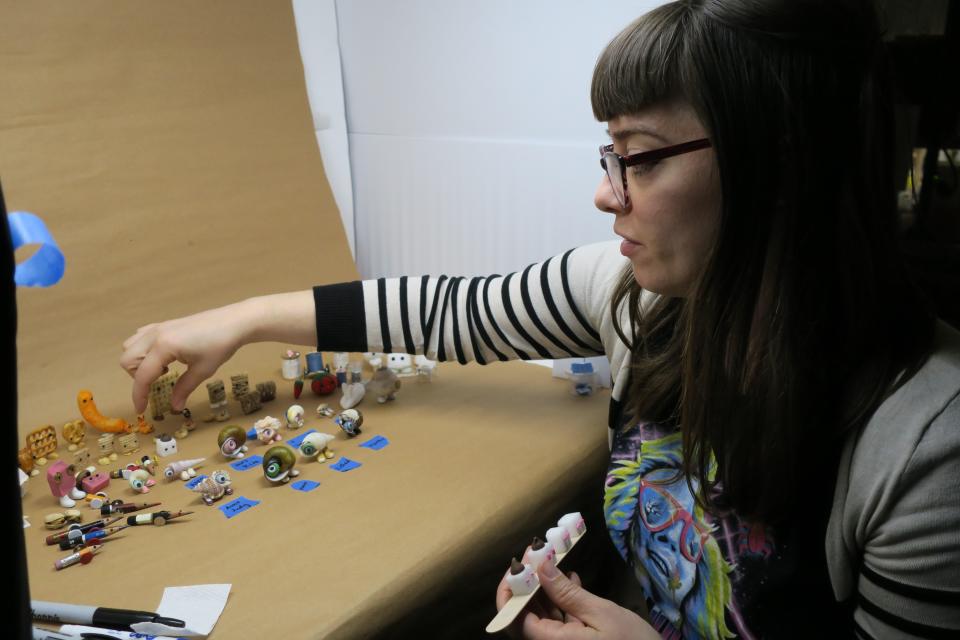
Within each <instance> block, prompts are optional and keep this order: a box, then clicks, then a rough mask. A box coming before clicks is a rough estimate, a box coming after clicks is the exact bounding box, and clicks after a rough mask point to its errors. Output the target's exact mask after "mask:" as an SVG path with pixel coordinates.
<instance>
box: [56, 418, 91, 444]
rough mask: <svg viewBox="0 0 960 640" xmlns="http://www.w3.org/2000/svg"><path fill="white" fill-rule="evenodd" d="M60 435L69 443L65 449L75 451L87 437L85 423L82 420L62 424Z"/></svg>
mask: <svg viewBox="0 0 960 640" xmlns="http://www.w3.org/2000/svg"><path fill="white" fill-rule="evenodd" d="M60 433H62V434H63V439H64V440H66V441H67V442H69V443H70V446H68V447H67V449H68V450H70V451H76V450H77V447H79V446H80V443H81V442H83V440H84V438H85V437H86V435H87V427H86V423H84V421H83V420H71V421H70V422H66V423H64V425H63V427H62V428H61V429H60Z"/></svg>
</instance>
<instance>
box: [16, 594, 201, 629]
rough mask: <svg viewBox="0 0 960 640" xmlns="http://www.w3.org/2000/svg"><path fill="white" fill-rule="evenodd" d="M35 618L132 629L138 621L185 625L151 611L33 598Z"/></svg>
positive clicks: (169, 625)
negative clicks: (88, 605)
mask: <svg viewBox="0 0 960 640" xmlns="http://www.w3.org/2000/svg"><path fill="white" fill-rule="evenodd" d="M30 608H31V609H32V610H33V619H34V620H42V621H44V622H52V623H72V624H87V625H92V626H95V627H123V628H125V629H130V628H131V625H134V624H137V623H138V622H156V623H159V624H165V625H167V626H168V627H181V628H182V627H185V626H186V623H185V622H184V621H183V620H177V619H176V618H165V617H163V616H159V615H157V614H155V613H151V612H149V611H131V610H129V609H109V608H107V607H87V606H83V605H79V604H63V603H60V602H44V601H42V600H31V601H30Z"/></svg>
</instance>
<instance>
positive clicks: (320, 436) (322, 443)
mask: <svg viewBox="0 0 960 640" xmlns="http://www.w3.org/2000/svg"><path fill="white" fill-rule="evenodd" d="M333 441H334V437H333V436H332V435H330V434H328V433H317V432H314V433H308V434H307V435H306V437H304V439H303V440H302V441H301V442H300V453H301V454H302V455H303V456H305V457H307V458H314V457H315V458H316V459H317V462H326V461H327V460H329V459H330V458H332V457H333V456H334V453H333V451H330V443H331V442H333Z"/></svg>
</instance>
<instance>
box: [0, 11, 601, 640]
mask: <svg viewBox="0 0 960 640" xmlns="http://www.w3.org/2000/svg"><path fill="white" fill-rule="evenodd" d="M300 64H301V63H300V59H299V52H298V48H297V39H296V32H295V25H294V21H293V16H292V10H291V7H290V5H289V3H288V2H259V1H257V2H254V1H236V0H231V1H229V2H227V1H206V2H202V3H199V2H185V1H174V2H163V3H124V2H84V3H56V4H54V3H44V4H39V3H29V4H28V3H21V4H19V5H11V4H10V3H5V4H4V6H3V8H2V9H0V78H2V83H0V86H2V87H4V95H3V97H2V99H0V176H2V178H3V183H4V189H5V191H6V194H7V202H8V206H9V207H10V208H11V210H17V209H24V210H29V211H32V212H34V213H37V214H39V215H40V216H42V217H43V218H44V219H45V220H46V222H47V224H48V226H49V228H50V230H51V231H52V233H53V234H54V236H55V237H56V239H57V241H58V243H59V244H60V246H61V248H62V249H63V251H64V253H65V255H66V259H67V272H66V276H65V277H64V279H63V280H62V281H61V282H60V283H59V284H58V285H56V286H55V287H53V288H50V289H21V290H20V291H19V292H18V304H19V318H20V332H19V374H20V379H19V399H20V424H19V431H20V434H21V437H22V436H23V435H25V434H26V433H27V432H28V431H31V430H33V429H35V428H36V427H38V426H41V425H43V424H48V423H49V424H53V425H55V426H56V427H57V428H58V431H59V427H60V426H61V425H62V424H63V422H64V421H66V420H68V419H73V418H75V417H78V416H77V410H76V404H75V402H76V401H75V398H76V393H77V391H78V390H79V389H81V388H89V389H91V390H92V391H93V393H94V396H95V398H96V401H97V404H98V406H99V408H100V409H101V410H102V411H103V413H105V414H107V415H112V416H120V417H125V418H126V419H128V420H132V419H133V415H132V407H131V405H130V400H129V394H130V380H129V378H128V377H127V375H126V374H125V373H124V372H123V371H121V369H120V368H119V366H117V359H118V357H119V355H120V344H121V342H122V340H123V339H124V338H126V337H127V336H128V335H130V334H131V333H132V332H133V331H134V330H135V329H136V328H137V327H138V326H140V325H141V324H144V323H147V322H152V321H156V320H160V319H166V318H171V317H178V316H180V315H183V314H187V313H191V312H195V311H199V310H202V309H205V308H208V307H211V306H215V305H220V304H224V303H228V302H232V301H235V300H237V299H241V298H245V297H248V296H252V295H258V294H263V293H267V292H274V291H279V290H294V289H302V288H306V287H308V286H310V285H312V284H317V283H324V282H333V281H341V280H347V279H353V278H355V277H356V270H355V267H354V265H353V263H352V261H351V258H350V254H349V250H348V248H347V242H346V239H345V237H344V234H343V230H342V228H341V223H340V218H339V216H338V214H337V211H336V209H335V207H334V203H333V199H332V197H331V194H330V192H329V189H328V187H327V183H326V180H325V177H324V174H323V169H322V166H321V162H320V157H319V152H318V150H317V146H316V142H315V138H314V135H313V131H312V126H311V120H310V116H309V112H308V103H307V98H306V94H305V90H304V87H303V77H302V69H301V66H300ZM281 349H282V346H281V345H276V344H264V345H253V346H250V347H246V348H244V349H242V350H241V351H240V352H239V353H238V354H237V355H236V356H235V357H234V358H233V359H232V360H231V361H230V362H229V363H227V364H226V365H225V366H224V367H223V368H222V369H221V371H220V372H219V373H218V376H217V377H220V378H223V379H224V380H225V381H226V382H227V387H228V388H229V376H230V375H231V374H233V373H237V372H240V371H247V372H249V374H250V380H251V382H253V383H256V382H259V381H263V380H267V379H273V380H275V381H277V382H278V383H279V386H280V394H279V397H278V399H277V400H276V401H275V402H274V403H272V404H268V405H265V406H264V408H263V409H262V410H261V411H259V412H257V413H256V414H253V415H251V416H243V415H241V414H240V409H239V406H238V404H237V402H235V401H231V404H230V408H231V411H232V412H233V414H234V419H233V420H232V422H235V423H237V424H241V425H243V426H244V427H249V426H251V425H252V423H253V421H254V420H256V419H258V418H260V417H263V416H264V415H267V414H271V415H274V416H282V414H283V412H284V409H285V408H286V406H287V405H289V404H290V403H291V402H292V393H291V389H290V384H289V383H285V382H283V381H281V380H280V379H279V353H280V351H281ZM608 398H609V396H608V395H607V394H605V393H601V394H598V395H597V396H595V397H592V398H586V399H584V398H576V397H574V396H572V395H571V394H569V392H568V389H567V385H566V384H565V383H563V382H560V381H557V380H554V379H552V378H551V376H550V373H549V371H547V370H545V369H542V368H535V367H530V366H529V365H523V364H519V363H509V364H505V365H494V366H490V367H478V366H470V367H459V366H456V365H441V367H440V375H439V377H438V379H437V380H436V381H435V382H433V383H431V384H417V383H411V382H409V381H408V382H407V383H406V384H405V386H404V388H403V389H402V391H401V393H400V396H399V398H398V400H397V401H396V402H395V403H391V404H390V405H389V406H379V405H377V404H376V403H371V402H370V401H369V400H367V401H365V403H364V404H363V405H361V407H360V408H361V409H362V410H363V411H364V413H365V417H366V420H365V434H364V436H362V437H360V438H356V439H353V440H347V439H346V438H345V436H343V435H342V434H341V433H339V430H338V429H337V428H335V427H333V426H332V425H331V424H330V422H329V420H324V419H321V418H318V417H316V415H315V414H314V412H313V409H314V408H315V406H316V405H317V403H318V402H320V400H319V399H317V398H314V397H312V396H309V395H308V396H306V397H305V398H303V404H304V406H305V407H306V408H307V412H308V416H309V422H308V428H315V429H318V430H321V431H325V432H328V433H336V434H337V442H336V444H335V446H334V448H335V450H336V452H337V454H338V455H339V456H343V455H346V456H349V457H350V458H352V459H355V460H357V461H359V462H361V463H362V464H363V466H362V467H360V468H359V469H356V470H354V471H351V472H349V473H348V474H339V473H336V472H335V471H332V470H331V469H330V468H329V467H330V464H326V465H319V464H317V463H315V462H303V461H302V460H301V461H300V462H299V463H298V468H299V469H300V470H301V472H302V476H301V478H304V479H310V480H315V481H318V482H320V483H321V486H320V487H319V488H317V489H316V490H314V491H312V492H309V493H302V492H298V491H294V490H292V489H291V488H290V487H289V486H271V485H269V483H267V482H266V481H265V480H264V478H263V476H262V473H261V472H260V470H259V469H254V470H251V471H247V472H234V473H233V476H234V486H235V488H236V494H235V496H238V495H242V496H246V497H248V498H251V499H254V500H260V501H261V504H260V505H259V506H258V507H256V508H254V509H253V510H251V511H250V512H247V513H244V514H241V515H239V516H237V517H236V518H234V519H232V520H227V519H226V518H225V517H224V516H223V515H222V514H221V513H220V511H219V510H218V509H217V508H216V507H207V506H205V505H203V503H202V502H200V500H199V498H198V497H197V496H196V494H193V493H191V492H189V491H188V490H187V489H186V488H184V487H183V486H182V485H181V484H180V483H179V482H174V483H171V484H166V483H164V482H163V481H162V480H161V481H160V483H159V485H158V486H157V487H155V488H154V489H153V491H152V492H151V493H150V494H149V495H147V496H139V497H138V496H136V495H135V494H134V493H133V491H132V490H131V489H130V488H129V487H128V486H127V485H126V483H124V482H122V481H113V482H112V483H111V484H110V486H109V487H108V488H107V491H108V492H109V493H110V495H111V497H112V498H123V499H126V500H138V501H139V500H144V499H149V500H150V501H161V502H162V503H163V508H169V509H172V510H178V509H181V508H182V509H188V510H193V511H195V512H196V513H195V514H194V515H192V516H190V517H189V518H186V519H184V520H183V521H180V522H174V523H171V524H170V525H168V526H166V527H163V528H155V527H140V528H137V529H132V530H128V531H126V532H124V533H123V534H122V537H121V538H120V539H118V540H115V541H113V542H111V543H108V544H107V545H106V549H105V551H104V553H103V554H102V555H101V556H99V557H98V558H96V559H95V560H94V562H93V563H92V564H90V565H88V566H82V567H72V568H69V569H67V570H65V571H62V572H56V571H54V569H53V567H52V564H53V561H54V560H55V559H56V558H59V557H62V556H64V555H66V553H64V552H60V551H59V550H57V549H55V548H51V547H47V546H45V545H44V544H43V538H44V536H45V535H46V534H47V531H46V530H44V529H43V527H42V522H43V516H44V514H46V513H50V512H54V511H58V510H60V508H59V506H58V505H57V504H56V501H55V500H54V499H53V498H52V497H51V496H50V494H49V490H48V488H47V486H46V482H45V480H44V478H43V476H40V477H37V478H35V479H33V480H31V481H30V482H29V483H28V492H27V495H26V498H25V499H24V512H25V514H27V515H28V516H29V517H30V520H31V521H32V522H33V526H32V527H31V528H30V529H27V531H26V532H25V537H26V542H27V556H28V557H27V560H28V565H29V570H30V583H31V591H32V595H33V597H35V598H38V599H45V600H53V601H66V602H76V603H79V604H93V605H101V606H114V607H126V608H135V609H151V608H153V607H155V606H156V605H157V603H158V602H159V599H160V596H161V594H162V590H163V587H165V586H177V585H189V584H203V583H219V582H230V583H232V584H233V590H232V592H231V596H230V600H229V602H228V604H227V607H226V609H225V610H224V613H223V616H222V617H221V619H220V622H219V623H218V625H217V627H216V629H215V631H214V633H213V635H212V638H214V639H220V638H231V639H233V638H240V639H242V638H267V637H283V638H314V637H317V638H319V637H328V638H355V637H370V636H371V635H372V634H376V633H381V634H384V633H386V634H387V635H389V629H391V628H398V627H395V626H394V625H396V624H398V623H399V622H401V621H404V620H406V621H407V624H408V628H409V625H410V624H412V625H413V627H414V628H417V627H418V626H419V625H420V624H423V625H425V626H424V628H423V633H424V634H426V635H438V634H440V632H441V631H442V630H441V629H438V628H436V627H435V626H434V627H432V628H431V627H429V625H436V624H437V623H436V620H439V619H440V616H439V613H431V611H429V610H428V611H425V612H424V611H420V613H419V616H420V617H418V618H417V619H416V620H415V621H414V622H413V623H410V621H409V620H410V618H409V612H410V611H411V610H414V609H417V608H420V609H422V608H423V607H428V608H429V607H434V606H435V607H438V608H440V610H441V611H442V613H443V614H445V615H446V616H447V621H446V623H445V624H446V625H447V628H448V629H449V628H451V625H457V624H460V625H462V626H463V628H464V629H465V630H466V631H465V632H464V634H465V635H458V636H457V637H471V636H476V635H478V634H479V633H480V630H481V629H482V627H483V625H484V624H485V622H486V619H484V618H485V617H486V618H487V619H488V618H489V617H490V616H492V615H493V612H494V611H493V591H494V588H495V586H496V582H497V580H498V576H499V574H500V572H501V571H502V568H505V567H506V566H507V564H508V562H509V558H510V556H511V555H515V554H521V553H522V552H523V549H524V547H525V545H526V544H527V543H528V542H529V540H530V538H531V537H532V536H533V535H535V534H541V535H542V533H543V531H544V530H545V529H546V528H547V527H549V526H551V524H552V522H554V521H555V520H556V518H557V517H558V516H560V515H561V514H562V513H563V512H565V511H567V510H571V509H573V508H576V509H582V510H584V511H585V512H586V511H587V510H588V509H592V510H593V513H597V512H598V509H597V508H596V507H597V502H596V500H595V498H594V500H593V501H592V502H589V501H588V502H578V501H579V500H581V496H583V495H585V492H590V493H591V495H594V496H599V490H600V478H601V472H602V468H603V463H604V461H605V459H606V455H607V451H606V430H605V428H604V426H603V425H604V424H605V420H606V408H607V405H606V403H607V400H608ZM330 401H331V402H333V403H336V398H331V399H330ZM189 406H190V408H191V409H192V410H193V413H194V415H195V416H197V417H200V416H202V415H203V414H204V413H206V412H207V403H206V393H205V392H203V391H202V390H201V391H200V392H198V393H196V394H194V396H192V397H191V399H190V402H189ZM179 423H180V421H179V419H176V418H172V417H168V418H167V420H165V421H164V422H160V423H155V424H156V427H157V433H158V434H159V433H170V432H172V431H173V430H175V429H176V428H177V427H178V426H179ZM219 426H220V425H201V426H200V427H199V428H198V430H197V431H196V432H194V434H193V435H191V436H190V437H189V438H187V439H185V440H181V441H180V452H179V455H177V456H176V459H183V458H196V457H205V458H207V462H206V463H205V464H204V465H203V466H202V467H201V468H200V469H199V471H200V472H202V473H207V474H209V473H210V472H212V471H213V470H214V469H217V468H226V462H225V461H224V460H223V459H222V458H221V457H220V456H219V455H218V454H217V448H216V434H217V431H218V428H219ZM97 435H98V433H97V432H95V431H93V430H92V429H89V428H88V436H87V446H88V447H90V448H91V449H93V448H95V445H96V437H97ZM292 435H295V434H293V433H292V432H287V431H285V432H284V436H285V438H286V439H289V438H290V437H291V436H292ZM368 435H369V436H372V435H384V436H386V437H388V438H389V439H390V442H391V444H390V445H389V446H388V447H387V448H386V449H384V450H383V451H379V452H375V451H369V450H367V449H362V448H360V447H359V444H360V442H361V441H362V440H364V439H365V438H366V437H367V436H368ZM140 440H141V443H142V444H143V449H142V450H141V453H139V454H137V455H142V454H143V453H147V452H150V453H152V452H153V450H154V449H153V446H152V443H151V442H150V439H149V437H146V436H140ZM251 449H252V451H251V453H254V454H257V453H259V454H262V453H263V452H264V451H265V447H264V446H263V445H260V444H257V443H254V444H252V446H251ZM59 453H60V455H61V456H63V457H65V458H67V459H69V455H70V454H68V453H67V451H66V447H65V446H64V445H61V447H60V452H59ZM298 458H299V457H298ZM132 459H133V458H132V457H124V456H121V457H120V459H119V461H118V462H117V463H116V464H114V465H112V466H113V467H114V468H115V467H119V466H120V465H121V464H123V463H125V462H129V461H131V460H132ZM84 515H85V521H89V520H91V519H92V518H93V517H94V515H93V512H92V511H89V510H84ZM603 536H604V534H603V533H602V532H601V531H599V530H594V531H593V533H591V535H590V540H592V541H600V540H602V539H603ZM583 544H584V543H581V545H583ZM571 560H572V559H571ZM578 569H579V570H581V571H583V567H578ZM480 576H483V578H482V579H480ZM451 611H452V612H453V613H451ZM461 613H462V614H463V615H461ZM466 616H475V617H476V619H474V618H470V619H469V620H467V619H466ZM421 620H422V623H421ZM448 637H454V636H448Z"/></svg>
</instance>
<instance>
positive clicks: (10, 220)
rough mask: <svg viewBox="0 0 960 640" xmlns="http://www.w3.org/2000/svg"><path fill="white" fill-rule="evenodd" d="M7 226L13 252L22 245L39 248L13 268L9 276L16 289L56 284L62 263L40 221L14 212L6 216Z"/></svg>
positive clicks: (60, 254)
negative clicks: (11, 276) (14, 269)
mask: <svg viewBox="0 0 960 640" xmlns="http://www.w3.org/2000/svg"><path fill="white" fill-rule="evenodd" d="M7 224H8V225H9V226H10V239H11V240H12V241H13V248H14V250H16V249H19V248H20V247H22V246H24V245H26V244H39V245H40V248H39V249H37V252H36V253H34V254H33V255H32V256H30V258H29V259H27V260H26V261H24V262H21V263H20V264H18V265H17V270H16V272H15V273H14V276H13V280H14V282H16V283H17V286H20V287H49V286H52V285H55V284H57V283H58V282H59V281H60V278H62V277H63V272H64V271H65V270H66V260H65V259H64V257H63V252H62V251H60V247H58V246H57V243H56V242H55V241H54V239H53V236H52V235H50V232H49V231H47V225H45V224H44V223H43V220H41V219H40V218H38V217H37V216H35V215H33V214H32V213H27V212H26V211H14V212H13V213H11V214H10V215H8V216H7Z"/></svg>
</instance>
